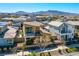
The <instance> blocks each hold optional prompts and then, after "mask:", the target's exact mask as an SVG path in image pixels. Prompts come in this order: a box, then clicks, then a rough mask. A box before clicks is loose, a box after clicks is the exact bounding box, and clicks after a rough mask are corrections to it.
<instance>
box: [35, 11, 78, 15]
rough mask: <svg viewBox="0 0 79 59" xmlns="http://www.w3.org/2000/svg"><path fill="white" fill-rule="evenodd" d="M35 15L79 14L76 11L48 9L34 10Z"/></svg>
mask: <svg viewBox="0 0 79 59" xmlns="http://www.w3.org/2000/svg"><path fill="white" fill-rule="evenodd" d="M34 14H35V15H50V16H51V15H70V16H79V14H77V13H69V12H63V11H57V10H48V11H39V12H34Z"/></svg>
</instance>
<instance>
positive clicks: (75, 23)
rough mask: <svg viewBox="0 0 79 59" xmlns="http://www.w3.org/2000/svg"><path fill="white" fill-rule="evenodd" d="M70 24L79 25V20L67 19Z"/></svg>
mask: <svg viewBox="0 0 79 59" xmlns="http://www.w3.org/2000/svg"><path fill="white" fill-rule="evenodd" d="M67 23H68V24H71V25H78V26H79V21H67Z"/></svg>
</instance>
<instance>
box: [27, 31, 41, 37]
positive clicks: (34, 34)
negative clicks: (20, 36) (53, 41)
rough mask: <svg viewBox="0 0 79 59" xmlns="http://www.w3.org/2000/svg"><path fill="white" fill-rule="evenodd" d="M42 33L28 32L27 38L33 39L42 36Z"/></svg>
mask: <svg viewBox="0 0 79 59" xmlns="http://www.w3.org/2000/svg"><path fill="white" fill-rule="evenodd" d="M40 35H41V34H40V32H27V33H26V37H27V38H31V37H36V36H40Z"/></svg>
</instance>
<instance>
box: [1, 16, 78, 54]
mask: <svg viewBox="0 0 79 59" xmlns="http://www.w3.org/2000/svg"><path fill="white" fill-rule="evenodd" d="M78 43H79V21H68V20H67V21H65V20H64V18H63V21H50V22H47V23H43V22H39V21H36V20H31V18H30V17H27V18H26V17H24V16H21V17H19V18H2V21H0V48H1V51H3V50H4V48H7V50H10V49H11V50H12V49H13V48H15V49H16V50H20V51H23V50H24V51H28V52H29V53H30V52H39V53H40V54H42V53H44V52H48V51H49V52H50V51H53V52H51V54H52V55H57V53H56V52H55V51H54V50H55V49H58V51H59V52H60V55H62V54H61V53H62V51H61V49H60V48H59V47H62V48H63V49H65V48H66V50H67V48H69V47H72V46H74V47H77V48H78ZM21 47H22V49H21ZM27 54H28V53H27ZM48 54H49V55H50V53H48Z"/></svg>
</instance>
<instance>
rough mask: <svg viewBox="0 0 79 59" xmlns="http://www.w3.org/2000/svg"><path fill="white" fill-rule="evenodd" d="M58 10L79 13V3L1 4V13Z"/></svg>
mask: <svg viewBox="0 0 79 59" xmlns="http://www.w3.org/2000/svg"><path fill="white" fill-rule="evenodd" d="M47 10H58V11H64V12H70V13H79V3H0V12H9V13H11V12H17V11H25V12H37V11H47Z"/></svg>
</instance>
